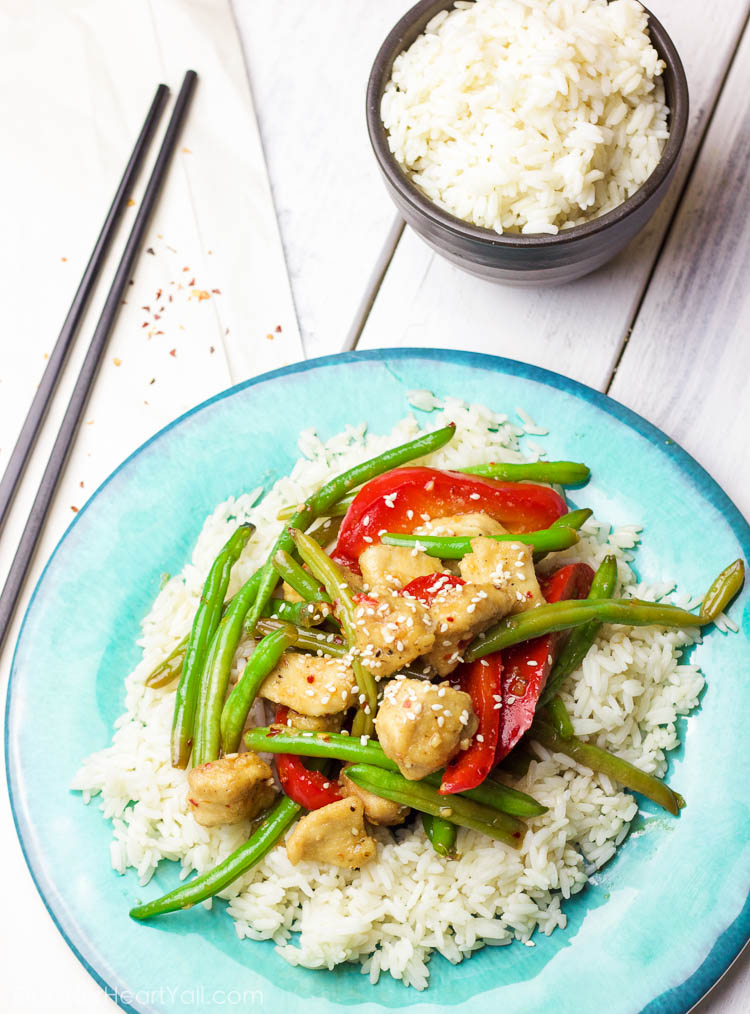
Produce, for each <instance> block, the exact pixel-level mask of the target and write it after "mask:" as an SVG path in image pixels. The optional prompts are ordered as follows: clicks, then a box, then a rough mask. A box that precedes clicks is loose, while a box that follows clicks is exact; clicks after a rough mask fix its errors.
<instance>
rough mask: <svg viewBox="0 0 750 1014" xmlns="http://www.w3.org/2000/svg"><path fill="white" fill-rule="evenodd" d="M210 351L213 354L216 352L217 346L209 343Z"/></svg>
mask: <svg viewBox="0 0 750 1014" xmlns="http://www.w3.org/2000/svg"><path fill="white" fill-rule="evenodd" d="M208 351H209V353H210V354H211V355H213V354H214V352H215V351H216V349H215V348H214V347H213V345H209V347H208Z"/></svg>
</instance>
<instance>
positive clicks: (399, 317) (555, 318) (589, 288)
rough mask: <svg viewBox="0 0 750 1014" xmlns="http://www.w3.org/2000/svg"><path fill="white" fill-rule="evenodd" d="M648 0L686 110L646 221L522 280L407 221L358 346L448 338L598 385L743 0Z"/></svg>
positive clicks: (642, 279)
mask: <svg viewBox="0 0 750 1014" xmlns="http://www.w3.org/2000/svg"><path fill="white" fill-rule="evenodd" d="M650 6H651V9H652V10H653V11H654V13H655V14H656V15H657V17H659V19H660V20H662V21H663V23H664V25H665V27H666V28H667V30H668V31H669V32H670V34H671V35H672V37H673V39H674V42H675V44H676V46H677V48H678V50H679V52H680V54H681V56H682V59H683V62H684V63H685V68H686V72H687V76H688V81H689V84H690V91H691V107H692V111H691V117H690V127H689V133H688V137H687V138H686V142H685V147H684V150H683V156H682V160H681V163H680V166H679V169H678V179H677V180H676V182H675V184H674V185H673V187H672V190H671V191H670V194H669V197H668V198H667V200H666V201H665V203H664V206H663V207H662V209H661V210H660V213H659V214H658V215H657V216H656V217H655V219H654V220H653V222H652V223H651V225H650V226H649V228H648V229H647V230H646V231H644V233H642V234H641V236H639V237H638V238H637V239H636V240H635V241H634V242H633V243H632V244H631V245H630V246H629V247H628V249H627V250H625V251H624V252H623V253H622V254H621V255H620V256H619V257H618V258H617V259H616V260H615V261H613V262H612V263H611V264H610V265H608V266H606V267H605V268H603V269H601V270H600V271H598V272H596V273H595V274H593V275H590V276H589V277H587V278H583V279H581V280H579V281H577V282H573V283H571V284H569V285H566V286H560V287H554V288H525V289H515V288H508V287H505V286H499V285H493V284H491V283H488V282H483V281H481V280H478V279H474V278H472V277H471V276H468V275H466V274H464V273H463V272H461V271H459V270H458V269H457V268H454V267H453V266H451V265H449V264H447V263H446V262H445V261H444V260H443V259H442V258H440V257H438V256H436V255H434V254H433V253H432V252H431V251H430V250H429V249H428V248H427V247H426V246H425V245H424V244H423V243H422V241H421V240H419V239H417V237H416V236H415V235H414V234H413V233H412V232H411V231H410V230H409V229H407V230H406V231H405V233H404V237H403V239H402V240H401V243H400V244H399V247H398V249H397V250H396V254H395V256H394V258H393V260H392V262H391V266H390V268H389V270H388V272H387V274H386V276H385V280H384V283H383V285H382V287H381V290H380V292H379V293H378V296H377V299H376V300H375V302H374V305H373V310H372V313H371V314H370V317H369V319H368V321H367V325H366V327H365V329H364V332H363V335H362V338H361V341H360V344H359V347H360V348H377V347H387V346H389V345H419V346H431V345H437V346H457V347H459V348H466V349H471V350H474V351H479V352H489V353H493V354H495V355H505V356H509V357H511V358H518V359H523V360H524V361H526V362H529V363H533V364H535V365H538V366H544V367H548V368H550V369H554V370H557V371H559V372H562V373H565V374H567V375H568V376H571V377H574V378H575V379H576V380H581V381H583V382H584V383H587V384H591V385H592V386H594V387H599V388H606V386H607V384H608V382H609V379H610V376H611V373H612V370H613V367H614V364H615V363H616V361H617V358H618V356H619V353H620V349H621V346H622V342H623V340H624V338H625V335H626V334H627V332H628V328H629V327H630V324H631V322H632V320H633V317H634V315H635V312H636V309H637V307H638V304H639V302H640V299H641V296H642V293H643V291H644V289H645V287H646V285H647V284H648V280H649V276H650V273H651V270H652V267H653V264H654V261H655V259H656V257H657V256H658V253H659V249H660V246H661V243H662V239H663V235H664V233H665V230H666V229H667V228H668V225H669V222H670V219H671V217H672V215H673V213H674V207H675V204H676V202H677V200H678V198H679V194H680V189H681V185H682V182H683V181H684V179H685V177H686V175H687V173H688V171H689V169H690V165H691V163H692V161H693V158H694V155H695V152H696V150H697V147H698V145H699V142H700V140H701V137H702V135H703V133H704V131H705V127H706V124H707V121H708V117H709V115H710V112H711V109H712V108H713V105H714V103H715V100H716V96H717V94H718V91H719V88H720V86H721V83H722V80H723V77H724V74H725V71H726V68H727V65H728V63H729V61H730V60H731V58H732V56H733V53H734V50H735V47H736V44H737V39H738V38H739V35H740V33H741V31H742V27H743V26H744V23H745V19H746V15H747V11H748V8H749V7H750V5H749V4H748V3H747V2H746V0H743V2H742V3H738V4H734V5H732V6H731V7H729V6H728V5H727V6H726V7H722V13H721V17H715V18H706V17H705V6H704V4H703V3H702V2H700V0H689V2H688V0H654V2H653V3H651V5H650ZM698 24H700V30H699V31H697V30H696V26H697V25H698ZM707 53H710V54H711V58H710V59H707V58H706V54H707Z"/></svg>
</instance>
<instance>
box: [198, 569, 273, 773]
mask: <svg viewBox="0 0 750 1014" xmlns="http://www.w3.org/2000/svg"><path fill="white" fill-rule="evenodd" d="M254 577H255V575H254V576H253V578H251V579H250V580H249V581H247V582H246V583H245V584H244V585H243V586H242V588H240V590H239V591H238V592H237V594H236V595H235V597H234V598H233V599H232V601H231V602H230V604H229V608H228V609H227V611H226V613H225V614H224V616H223V618H222V621H221V623H220V624H219V627H218V629H217V631H216V633H215V634H214V639H213V641H212V642H211V647H210V648H209V652H208V659H207V660H206V665H205V669H204V672H203V680H202V682H201V690H200V700H199V702H198V714H197V717H196V723H195V743H194V746H193V763H194V764H195V765H196V767H197V766H198V765H199V764H205V763H206V761H212V760H216V758H217V757H218V756H219V742H220V738H221V711H222V708H223V706H224V698H225V697H226V692H227V686H228V685H229V674H230V672H231V671H232V663H233V661H234V653H235V651H236V650H237V645H238V644H239V642H240V638H241V637H242V629H243V622H244V619H245V616H246V614H247V611H248V609H249V608H250V603H251V602H252V600H253V598H254V597H255V595H256V593H257V588H258V584H259V582H256V581H255V580H254ZM264 605H265V603H264Z"/></svg>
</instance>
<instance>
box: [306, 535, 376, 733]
mask: <svg viewBox="0 0 750 1014" xmlns="http://www.w3.org/2000/svg"><path fill="white" fill-rule="evenodd" d="M291 535H292V538H293V540H294V545H295V546H296V547H297V552H298V553H299V555H300V556H301V557H302V559H303V560H304V561H305V563H306V564H307V566H308V567H309V568H310V570H311V571H312V573H313V574H314V575H315V577H317V578H318V580H319V581H321V582H322V583H323V586H324V587H325V590H326V591H327V592H328V594H329V595H330V597H331V599H332V600H334V601H335V602H336V606H337V609H336V613H337V616H338V619H339V621H340V623H341V627H342V629H343V631H344V635H345V637H346V640H347V644H348V646H349V648H353V647H354V645H355V642H356V637H357V629H356V622H357V621H356V611H357V605H356V603H355V601H354V599H353V598H352V594H351V591H350V590H349V586H348V585H347V583H346V579H345V577H344V575H343V574H342V573H341V570H340V568H339V566H338V565H337V564H336V563H334V561H333V560H332V559H331V558H330V556H328V554H327V553H326V552H325V551H324V550H323V549H321V547H320V546H319V545H318V544H317V543H316V542H314V541H313V540H312V539H311V538H310V537H309V536H307V535H305V534H304V533H303V532H300V531H299V530H297V529H294V530H292V532H291ZM351 665H352V669H353V670H354V677H355V680H356V682H357V686H358V687H359V690H360V693H361V694H364V697H365V701H364V705H363V706H361V707H360V708H359V711H358V712H357V716H361V717H359V719H358V720H357V716H355V724H354V725H353V726H352V733H353V734H354V735H355V736H362V735H365V736H369V735H371V734H372V730H373V728H374V725H373V723H374V719H375V712H376V711H377V709H378V689H377V686H376V684H375V679H374V677H373V676H372V674H371V673H369V672H368V671H367V669H365V667H364V666H363V665H362V663H361V661H360V659H359V658H358V656H356V655H354V654H353V655H352V661H351Z"/></svg>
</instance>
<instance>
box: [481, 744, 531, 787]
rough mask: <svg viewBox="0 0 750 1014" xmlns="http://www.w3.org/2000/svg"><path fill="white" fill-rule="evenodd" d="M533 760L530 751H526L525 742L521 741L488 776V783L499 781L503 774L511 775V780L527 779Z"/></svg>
mask: <svg viewBox="0 0 750 1014" xmlns="http://www.w3.org/2000/svg"><path fill="white" fill-rule="evenodd" d="M533 759H534V758H533V757H532V756H531V754H530V753H529V752H528V750H527V749H525V747H524V743H523V741H521V742H520V743H519V744H518V745H517V746H515V747H513V749H512V750H511V752H510V753H509V754H508V756H507V757H505V758H504V759H503V760H501V761H500V763H499V764H498V766H497V767H496V768H495V770H494V771H492V772H491V773H490V774H489V775H488V777H487V781H488V782H492V781H498V776H499V775H501V774H504V775H510V777H511V778H525V777H526V775H527V774H528V771H529V766H530V765H531V762H532V760H533ZM501 784H502V783H501Z"/></svg>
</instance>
